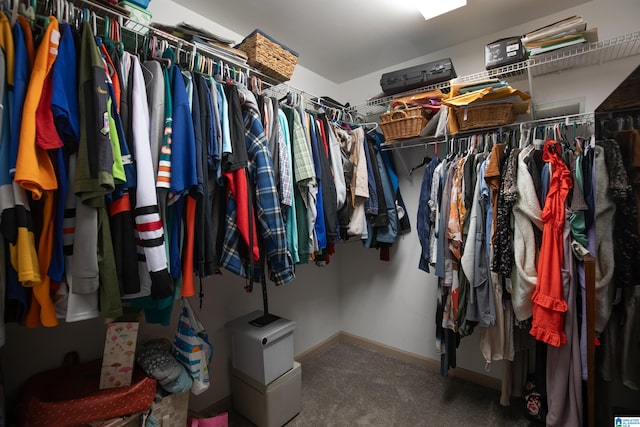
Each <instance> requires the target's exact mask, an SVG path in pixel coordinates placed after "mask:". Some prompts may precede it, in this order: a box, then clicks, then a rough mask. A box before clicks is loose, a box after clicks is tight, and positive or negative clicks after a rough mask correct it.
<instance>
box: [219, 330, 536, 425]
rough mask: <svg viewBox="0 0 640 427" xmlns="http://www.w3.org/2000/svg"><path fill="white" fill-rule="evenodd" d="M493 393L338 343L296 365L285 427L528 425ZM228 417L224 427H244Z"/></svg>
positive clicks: (517, 406)
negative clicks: (298, 375) (296, 404)
mask: <svg viewBox="0 0 640 427" xmlns="http://www.w3.org/2000/svg"><path fill="white" fill-rule="evenodd" d="M499 398H500V393H499V392H498V391H496V390H492V389H488V388H485V387H481V386H478V385H476V384H473V383H468V382H465V381H462V380H459V379H457V378H443V377H441V376H440V375H439V373H438V372H434V371H432V370H429V369H427V368H424V367H420V366H417V365H414V364H411V363H408V362H405V361H402V360H399V359H396V358H393V357H389V356H387V355H383V354H380V353H377V352H374V351H371V350H369V349H366V348H363V347H360V346H357V345H353V344H349V343H344V342H339V343H337V344H335V345H333V346H331V347H330V348H329V349H327V350H326V351H324V352H322V353H320V354H318V355H317V356H315V357H313V358H312V359H311V360H307V361H306V362H305V364H304V365H303V366H302V397H301V406H302V410H301V412H300V414H299V415H298V416H297V417H295V418H294V419H293V420H292V421H291V422H289V423H288V424H287V427H310V426H311V427H316V426H317V427H324V426H327V427H328V426H333V427H342V426H385V427H386V426H402V427H418V426H509V427H512V426H515V427H517V426H529V425H530V423H529V421H528V420H527V419H525V418H524V416H523V407H522V404H521V403H519V401H516V400H514V403H513V404H512V406H510V407H503V406H501V405H500V403H499ZM252 425H253V424H251V423H250V422H249V421H247V420H246V419H244V418H242V417H241V416H240V415H238V414H235V413H231V414H230V418H229V426H230V427H249V426H252Z"/></svg>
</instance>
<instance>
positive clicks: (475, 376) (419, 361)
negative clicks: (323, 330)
mask: <svg viewBox="0 0 640 427" xmlns="http://www.w3.org/2000/svg"><path fill="white" fill-rule="evenodd" d="M337 341H341V342H347V343H350V344H355V345H359V346H361V347H365V348H368V349H370V350H373V351H377V352H379V353H382V354H385V355H387V356H390V357H394V358H396V359H400V360H403V361H405V362H407V363H412V364H414V365H418V366H422V367H425V368H427V369H430V370H433V371H435V372H440V362H439V361H437V360H433V359H430V358H428V357H424V356H421V355H419V354H415V353H411V352H409V351H405V350H401V349H399V348H397V347H392V346H390V345H386V344H382V343H380V342H378V341H374V340H370V339H368V338H364V337H361V336H358V335H354V334H350V333H348V332H344V331H341V332H338V333H336V334H334V335H332V336H331V337H329V338H327V339H326V340H325V341H322V342H321V343H319V344H317V345H315V346H313V347H312V348H310V349H309V350H307V351H305V352H304V353H301V354H300V356H303V357H304V358H306V359H308V358H310V357H313V356H315V355H317V354H320V353H321V352H322V351H324V350H326V349H327V348H329V347H330V346H331V345H333V344H334V343H335V342H337ZM300 356H298V357H296V360H298V361H299V362H300V363H302V361H301V360H300ZM302 365H303V366H304V363H302ZM448 375H449V376H450V377H454V378H459V379H461V380H465V381H469V382H472V383H474V384H478V385H481V386H483V387H487V388H491V389H493V390H501V382H500V380H499V379H497V378H493V377H490V376H487V375H483V374H480V373H478V372H474V371H471V370H469V369H465V368H455V369H450V370H449V373H448Z"/></svg>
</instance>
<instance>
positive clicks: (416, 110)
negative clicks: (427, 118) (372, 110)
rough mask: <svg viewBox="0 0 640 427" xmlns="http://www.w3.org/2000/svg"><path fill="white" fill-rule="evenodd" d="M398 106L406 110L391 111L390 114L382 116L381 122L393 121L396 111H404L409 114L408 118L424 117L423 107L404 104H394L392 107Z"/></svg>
mask: <svg viewBox="0 0 640 427" xmlns="http://www.w3.org/2000/svg"><path fill="white" fill-rule="evenodd" d="M398 105H402V106H404V109H402V110H391V111H389V112H388V113H384V114H380V121H381V122H382V123H388V122H390V121H392V120H393V113H395V112H396V111H404V112H405V113H406V114H407V117H422V115H423V111H422V107H420V106H418V107H409V106H408V105H407V104H405V103H404V102H401V103H394V104H392V107H393V108H395V107H397V106H398Z"/></svg>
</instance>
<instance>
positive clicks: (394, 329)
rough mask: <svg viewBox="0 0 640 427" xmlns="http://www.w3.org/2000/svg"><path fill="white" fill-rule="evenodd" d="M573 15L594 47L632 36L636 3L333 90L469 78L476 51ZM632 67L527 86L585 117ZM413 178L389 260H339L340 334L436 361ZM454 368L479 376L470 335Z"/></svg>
mask: <svg viewBox="0 0 640 427" xmlns="http://www.w3.org/2000/svg"><path fill="white" fill-rule="evenodd" d="M573 14H576V15H582V16H583V17H584V18H585V19H586V20H587V22H588V23H589V27H598V29H599V35H600V40H604V39H608V38H611V37H615V36H619V35H623V34H626V33H630V32H634V31H638V30H639V29H640V22H639V20H638V19H639V18H640V2H638V1H637V0H613V1H612V0H594V1H592V2H589V3H586V4H584V5H582V6H579V7H576V8H573V9H570V10H567V11H564V12H560V13H558V14H555V15H553V16H550V17H547V18H543V19H539V20H537V21H533V22H532V23H530V24H527V25H524V26H520V27H516V28H513V29H510V30H506V31H502V32H499V33H495V34H493V35H489V36H487V37H484V38H482V39H478V40H472V41H469V42H467V43H463V44H460V45H457V46H453V47H452V48H450V49H446V50H443V51H440V52H437V53H435V54H433V55H428V56H424V57H421V58H416V59H414V60H412V61H408V62H406V63H403V64H398V65H397V66H394V67H390V68H387V69H385V70H379V71H376V72H373V73H371V74H368V75H366V76H363V77H360V78H357V79H354V80H352V81H349V82H346V83H343V84H341V85H340V91H341V92H342V93H344V94H345V96H346V97H347V99H348V100H350V101H351V102H352V104H354V105H358V104H360V103H362V102H364V101H365V100H366V99H367V98H369V97H371V96H374V95H376V94H378V93H379V92H380V85H379V79H380V75H381V74H382V73H383V72H387V71H392V70H396V69H402V68H404V67H406V66H411V65H417V64H420V63H424V62H428V61H433V60H437V59H441V58H446V57H451V58H452V60H453V63H454V66H455V68H456V70H457V72H458V75H459V76H462V75H465V74H472V73H476V72H479V71H482V70H483V69H484V50H483V49H484V45H485V44H486V43H489V42H491V41H493V40H497V39H499V38H502V37H507V36H511V35H514V34H522V33H524V32H526V31H528V30H532V29H535V28H538V27H539V26H542V25H544V24H547V23H550V22H553V21H555V20H557V19H561V18H564V17H567V16H571V15H573ZM638 64H640V57H638V56H635V57H631V58H628V59H624V60H618V61H614V62H610V63H605V64H602V65H599V66H591V67H587V68H584V69H578V70H570V71H564V72H561V73H555V74H550V75H546V76H542V77H540V78H537V79H536V80H535V81H534V97H535V102H536V103H547V102H552V101H558V100H563V99H572V98H578V97H585V111H593V110H594V109H595V108H596V107H597V106H598V105H599V104H600V102H601V101H602V100H604V99H605V98H606V96H607V95H608V94H609V93H610V92H611V91H612V90H613V89H614V88H615V87H616V86H617V85H618V84H619V83H620V82H621V81H622V80H623V79H624V78H625V77H626V76H627V75H628V74H629V73H630V72H631V71H632V70H633V69H634V68H635V67H636V66H637V65H638ZM519 85H520V86H523V87H521V89H524V90H528V87H527V86H528V84H527V81H526V80H525V81H524V82H520V83H519ZM426 152H427V151H426V149H425V148H410V149H404V150H396V151H393V154H394V156H402V158H403V159H404V160H405V162H406V163H407V164H408V166H409V167H411V166H413V165H416V164H418V163H419V162H420V161H421V159H422V158H423V157H424V155H425V154H426ZM428 153H429V154H430V155H433V148H432V147H429V149H428ZM396 164H397V165H399V163H396ZM421 173H422V169H419V170H418V171H417V172H414V174H413V182H411V181H410V180H409V179H408V176H407V174H406V172H402V173H401V182H400V188H401V191H402V195H403V198H404V200H405V202H406V204H407V209H408V212H409V215H410V219H411V222H412V227H413V230H412V232H411V234H409V235H407V236H405V237H404V238H402V239H401V240H400V241H399V242H398V243H397V244H396V245H395V246H394V248H393V250H392V257H391V261H390V262H389V263H380V262H377V261H375V259H376V253H375V252H373V251H368V250H365V249H360V248H358V249H354V250H353V251H350V252H349V253H348V254H346V256H344V257H341V259H340V279H341V287H340V301H341V309H340V312H341V313H342V322H341V325H342V329H343V330H344V331H346V332H349V333H352V334H355V335H358V336H361V337H365V338H368V339H371V340H374V341H378V342H382V343H385V344H387V345H391V346H393V347H397V348H400V349H402V350H405V351H409V352H412V353H416V354H418V355H421V356H424V357H428V358H432V359H435V360H439V355H438V354H437V353H436V351H435V347H434V335H435V320H434V319H435V307H436V287H437V282H436V280H435V276H434V275H433V274H432V273H431V274H428V273H425V272H423V271H421V270H419V269H418V259H419V254H420V244H419V241H418V237H417V232H416V231H415V230H416V229H415V221H416V214H417V200H418V196H419V192H420V185H421V179H422V175H421ZM354 246H355V245H354ZM362 265H367V268H366V269H363V268H360V266H362ZM458 366H460V367H464V368H467V369H470V370H473V371H476V372H479V373H484V372H485V370H484V368H485V367H484V360H483V358H482V355H481V354H480V350H479V347H478V334H477V333H474V334H473V335H472V336H471V337H467V338H463V339H462V343H461V346H460V348H459V350H458ZM500 372H501V367H500V363H494V364H493V366H492V367H491V371H490V372H489V375H491V376H495V377H499V376H500V375H501V374H500Z"/></svg>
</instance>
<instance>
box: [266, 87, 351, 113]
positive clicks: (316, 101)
mask: <svg viewBox="0 0 640 427" xmlns="http://www.w3.org/2000/svg"><path fill="white" fill-rule="evenodd" d="M266 83H267V84H268V85H269V86H270V87H268V88H266V89H265V91H270V92H271V94H272V95H273V96H275V97H277V98H280V97H282V96H286V95H287V94H288V93H289V92H294V93H297V94H298V95H300V96H301V98H302V99H303V100H304V101H305V102H307V103H309V104H311V105H316V106H318V107H321V108H322V107H329V108H333V109H337V110H341V111H343V113H345V114H346V113H352V112H354V111H353V109H352V108H351V107H344V106H342V105H338V104H335V103H333V102H331V101H328V100H326V99H322V97H320V96H317V95H313V94H311V93H309V92H307V91H304V90H301V89H297V88H295V87H293V86H291V85H290V84H289V83H279V84H275V85H273V84H270V83H269V82H266Z"/></svg>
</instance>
